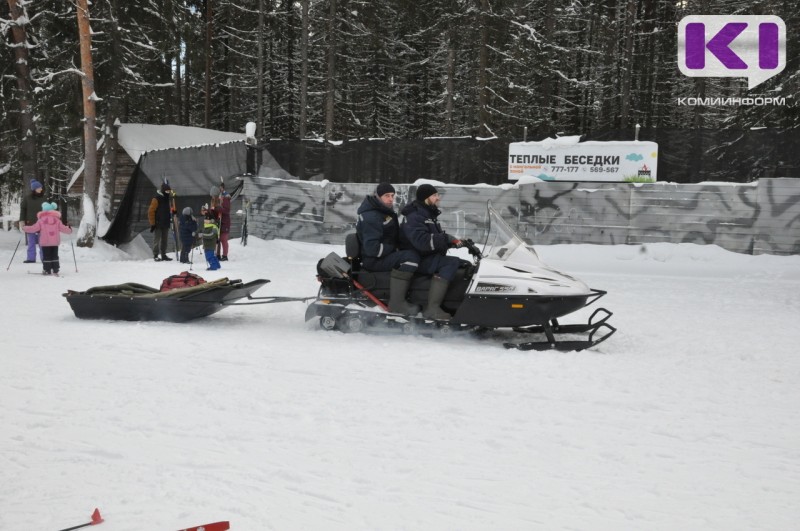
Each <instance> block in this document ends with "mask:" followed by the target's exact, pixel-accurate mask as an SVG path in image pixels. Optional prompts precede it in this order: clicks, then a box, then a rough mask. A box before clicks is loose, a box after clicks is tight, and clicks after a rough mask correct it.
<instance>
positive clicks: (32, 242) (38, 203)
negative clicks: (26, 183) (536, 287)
mask: <svg viewBox="0 0 800 531" xmlns="http://www.w3.org/2000/svg"><path fill="white" fill-rule="evenodd" d="M43 204H44V188H43V187H42V183H40V182H39V181H37V180H36V179H31V193H30V194H27V195H25V197H23V198H22V203H21V204H20V206H19V228H20V229H21V230H23V231H24V232H26V234H25V240H26V243H27V244H28V256H27V257H26V258H25V260H24V263H26V264H33V263H35V262H36V246H37V245H39V235H38V234H36V233H33V232H29V231H26V230H25V226H27V225H33V224H34V223H36V221H37V217H36V216H37V215H38V214H39V212H41V211H42V205H43ZM39 247H40V248H39V257H40V259H42V260H44V258H43V257H42V252H41V245H39Z"/></svg>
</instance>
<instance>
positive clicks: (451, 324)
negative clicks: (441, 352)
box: [306, 204, 616, 351]
mask: <svg viewBox="0 0 800 531" xmlns="http://www.w3.org/2000/svg"><path fill="white" fill-rule="evenodd" d="M488 220H489V226H488V231H487V238H486V241H485V243H484V245H483V251H481V250H480V249H479V248H478V246H476V245H475V244H474V243H473V242H472V241H471V240H468V245H467V248H468V250H469V253H470V255H471V256H472V262H469V261H466V260H462V268H461V269H459V272H458V275H457V276H456V279H455V280H454V281H453V282H451V283H450V285H449V287H448V290H447V294H446V295H445V299H444V301H443V302H442V308H443V309H444V310H445V311H447V312H448V313H451V314H452V315H453V317H452V319H450V320H449V321H432V320H429V319H425V318H423V317H421V315H418V316H409V315H401V314H395V313H389V311H388V306H387V304H388V302H387V301H388V300H389V281H390V273H389V272H372V271H367V270H365V269H363V267H362V266H361V260H360V243H359V241H358V237H357V236H356V234H349V235H348V236H347V238H346V241H345V252H346V254H347V258H346V259H345V258H342V257H340V256H339V255H337V254H336V253H330V254H329V255H328V256H326V257H325V258H323V259H322V260H320V262H319V263H318V265H317V278H318V280H319V281H320V283H321V287H320V290H319V294H318V296H317V299H316V300H315V301H314V302H312V303H311V304H310V305H309V306H308V309H307V310H306V321H309V320H311V319H314V318H315V317H316V318H319V324H320V326H321V327H322V328H323V329H325V330H340V331H342V332H360V331H362V330H364V329H366V328H368V327H372V326H384V327H387V328H399V329H400V330H401V331H402V332H405V333H415V332H418V331H419V332H422V333H424V332H426V331H430V332H436V333H440V334H448V333H452V332H455V331H474V332H486V331H487V330H494V329H510V330H512V331H513V332H516V333H518V334H520V335H522V334H524V335H527V334H543V335H544V336H545V339H544V340H539V341H524V342H521V343H513V342H506V343H504V345H505V346H506V347H507V348H518V349H521V350H549V349H558V350H565V351H571V350H583V349H585V348H589V347H592V346H594V345H597V344H598V343H600V342H602V341H605V340H606V339H608V338H609V337H610V336H611V335H612V334H613V333H614V332H615V331H616V328H614V327H613V326H611V325H610V324H608V322H607V321H608V318H609V317H611V315H612V314H611V312H610V311H608V310H606V309H605V308H597V309H596V310H595V311H594V313H592V314H591V316H590V318H589V321H588V322H587V323H585V324H569V325H562V324H560V323H559V322H558V319H559V318H561V317H563V316H565V315H568V314H570V313H573V312H575V311H577V310H580V309H581V308H584V307H586V306H589V305H590V304H592V303H594V302H595V301H597V300H598V299H599V298H600V297H602V296H603V295H605V294H606V292H605V291H601V290H597V289H591V288H589V287H588V286H587V285H586V284H584V283H583V282H581V281H580V280H578V279H576V278H573V277H571V276H569V275H566V274H564V273H561V272H559V271H556V270H555V269H553V268H551V267H549V266H547V265H546V264H544V263H543V262H542V261H541V260H539V256H538V255H537V254H536V251H535V250H534V249H533V247H531V246H529V245H527V244H526V243H525V241H524V240H523V239H522V238H520V237H519V236H518V235H517V234H516V233H515V232H514V231H513V230H512V229H511V227H509V226H508V224H507V223H506V222H505V221H503V219H502V218H501V217H500V215H499V214H498V213H497V212H496V211H495V210H494V209H493V208H492V206H491V204H489V205H488ZM430 283H431V278H430V277H429V276H425V275H415V277H414V279H413V281H412V284H411V288H410V289H409V293H408V299H409V301H410V302H412V303H413V304H418V305H420V306H424V305H425V304H426V302H427V299H428V289H429V287H430ZM601 329H602V332H601V333H600V334H598V332H599V331H600V330H601ZM603 332H604V333H603ZM562 334H570V335H574V334H579V335H581V336H582V337H580V338H578V339H569V340H561V339H558V340H557V339H556V336H557V335H559V336H560V335H562ZM587 334H588V335H587Z"/></svg>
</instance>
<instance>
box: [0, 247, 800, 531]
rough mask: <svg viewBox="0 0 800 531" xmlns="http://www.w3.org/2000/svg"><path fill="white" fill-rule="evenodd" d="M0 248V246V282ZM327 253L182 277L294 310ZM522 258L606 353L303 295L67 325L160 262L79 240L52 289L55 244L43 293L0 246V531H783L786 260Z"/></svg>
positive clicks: (695, 252)
mask: <svg viewBox="0 0 800 531" xmlns="http://www.w3.org/2000/svg"><path fill="white" fill-rule="evenodd" d="M18 238H19V233H18V232H0V263H2V265H3V268H5V267H6V265H8V263H9V260H10V258H11V254H12V252H13V250H14V246H15V245H16V243H17V241H18ZM330 250H340V248H338V247H336V246H325V245H312V244H304V243H296V242H289V241H281V240H276V241H262V240H258V239H255V238H253V239H251V242H250V245H248V246H247V247H241V246H240V244H239V242H238V241H235V242H232V244H231V252H230V256H231V259H230V261H229V262H227V263H223V267H224V268H223V269H222V270H220V271H217V272H213V273H212V272H206V271H205V270H204V267H202V268H200V269H201V270H200V271H198V273H199V274H201V275H202V276H203V277H205V278H206V279H208V280H210V279H215V278H220V277H222V276H227V277H229V278H242V279H244V280H252V279H255V278H268V279H271V280H272V282H271V283H270V284H268V285H266V286H265V287H264V288H262V289H261V290H260V291H259V292H257V293H256V295H260V296H266V295H288V296H310V295H314V294H315V293H316V289H317V285H316V281H315V279H314V275H315V264H316V262H317V260H318V259H319V258H321V257H322V256H324V255H325V254H326V253H327V252H329V251H330ZM538 250H539V252H540V255H541V257H542V258H543V260H544V261H545V262H547V263H549V264H550V265H552V266H555V267H557V268H559V269H562V270H564V271H566V272H570V273H573V274H574V275H576V276H578V277H579V278H582V279H583V280H585V281H587V283H588V284H589V285H591V286H592V287H596V288H600V289H605V290H608V292H609V294H608V296H607V297H606V298H604V299H603V300H602V305H603V306H605V307H607V308H609V309H610V310H612V311H613V312H614V316H613V317H612V319H611V322H612V323H613V324H614V325H615V326H617V327H618V328H619V331H618V332H617V334H616V335H615V336H614V337H612V338H611V339H609V340H608V341H607V342H605V343H603V344H601V345H599V346H598V347H596V348H595V349H594V350H591V351H583V352H573V353H560V352H554V351H548V352H520V351H509V350H505V349H503V348H502V346H500V345H499V344H498V343H493V342H491V341H479V340H475V339H470V338H465V337H456V338H452V339H450V340H445V339H441V338H439V339H434V338H429V337H406V336H386V335H364V334H362V335H344V334H341V333H338V332H324V331H322V330H319V329H317V328H316V325H315V323H305V322H304V319H303V316H304V311H305V305H304V304H303V303H284V304H274V305H263V306H240V307H231V308H228V309H225V310H224V311H222V312H220V313H218V314H216V315H213V316H211V317H208V318H205V319H202V320H199V321H195V322H193V323H189V324H170V323H136V322H112V321H83V320H78V319H76V318H75V317H74V315H73V313H72V311H71V309H70V307H69V305H68V304H67V302H66V300H65V299H64V298H63V297H62V293H64V292H65V291H66V290H67V289H73V290H85V289H87V288H89V287H91V286H96V285H103V284H114V283H119V282H123V281H135V282H140V283H143V284H149V285H153V286H158V285H159V284H160V282H161V280H162V279H163V278H164V277H166V276H168V275H170V274H174V273H177V272H180V271H182V270H184V269H185V268H183V267H181V265H180V264H177V263H176V262H169V263H155V262H153V261H152V260H147V257H148V256H149V252H148V251H147V250H146V249H144V250H143V252H141V254H138V253H135V252H133V251H132V254H125V253H122V252H121V251H119V250H117V249H113V248H110V247H108V246H105V245H102V244H101V245H98V246H97V247H96V248H94V249H78V248H75V254H76V257H77V267H78V270H79V272H76V271H75V266H74V264H73V255H72V250H71V248H70V245H69V240H66V242H65V243H64V244H62V246H61V259H62V272H63V273H64V274H65V275H64V276H63V277H60V278H50V277H42V276H38V275H29V274H28V273H27V272H28V271H32V272H34V271H39V268H40V265H39V264H30V265H29V264H23V263H22V260H23V257H22V255H21V253H18V254H17V256H16V258H15V259H14V262H13V264H12V265H11V269H10V270H8V271H6V270H3V271H2V272H0V286H2V293H3V296H4V297H5V301H6V302H5V303H4V304H2V305H1V306H0V322H2V327H3V339H2V354H0V360H2V361H1V362H0V434H1V435H0V471H2V474H1V475H0V477H2V481H0V529H9V530H11V529H15V530H27V529H31V530H33V529H54V530H55V529H62V528H65V527H69V526H72V525H77V524H80V523H84V522H88V521H89V516H90V514H91V512H92V511H93V510H94V508H95V507H99V508H100V510H101V512H102V514H103V516H104V517H105V519H106V521H105V523H103V524H102V527H101V528H100V529H103V530H105V531H141V530H143V529H147V530H166V531H169V530H176V529H180V528H183V527H187V526H189V525H197V524H201V523H204V522H212V521H216V520H230V521H231V529H232V530H265V529H276V530H291V529H298V530H299V529H302V530H308V529H324V530H348V531H349V530H356V529H364V530H380V529H387V530H388V529H391V530H396V529H409V530H420V529H431V530H442V529H466V530H470V529H491V530H496V529H504V530H505V529H542V530H553V529H591V530H600V529H603V530H605V529H608V530H622V529H636V530H640V529H641V530H645V529H646V530H675V529H681V530H687V529H698V530H699V529H702V530H708V529H715V530H726V531H728V530H737V529H740V530H753V529H770V530H788V529H797V528H798V522H800V503H798V500H800V408H799V407H798V404H800V354H798V351H799V350H800V349H799V348H798V344H800V341H799V340H800V331H799V330H800V326H799V325H798V323H800V295H798V294H800V256H792V257H777V256H746V255H739V254H733V253H730V252H727V251H724V250H721V249H720V248H718V247H715V246H705V247H704V246H696V245H689V244H684V245H671V244H663V245H647V246H646V247H643V246H590V245H571V246H566V245H564V246H552V247H540V248H539V249H538ZM134 255H136V256H134ZM196 258H199V257H198V256H196ZM198 261H200V260H198ZM587 314H588V312H585V313H581V314H576V316H575V319H574V320H575V321H577V320H580V319H583V318H585V317H586V315H587ZM570 320H571V319H565V320H564V321H565V322H567V321H570Z"/></svg>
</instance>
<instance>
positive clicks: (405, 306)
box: [356, 183, 420, 315]
mask: <svg viewBox="0 0 800 531" xmlns="http://www.w3.org/2000/svg"><path fill="white" fill-rule="evenodd" d="M394 194H395V190H394V187H393V186H392V185H391V184H389V183H381V184H379V185H378V187H377V189H376V190H375V193H374V194H372V195H368V196H366V197H365V198H364V201H363V202H362V203H361V206H360V207H358V221H357V223H356V233H357V234H358V238H359V240H360V241H361V263H362V265H363V266H364V268H365V269H367V270H369V271H391V272H392V273H391V278H390V284H389V311H390V312H393V313H402V314H404V315H415V314H416V313H417V312H419V310H420V308H419V306H417V305H415V304H410V303H409V302H407V301H406V295H407V293H408V288H409V286H410V285H411V279H412V277H413V276H414V271H416V270H417V267H418V265H419V255H418V254H417V252H416V251H414V250H411V249H406V250H400V249H399V248H398V245H397V244H398V238H399V235H400V234H399V233H400V225H399V223H398V220H397V213H396V212H395V211H394Z"/></svg>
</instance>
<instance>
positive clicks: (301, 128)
mask: <svg viewBox="0 0 800 531" xmlns="http://www.w3.org/2000/svg"><path fill="white" fill-rule="evenodd" d="M308 2H309V0H301V5H302V17H303V21H302V30H301V37H300V63H301V67H300V68H301V73H300V123H299V125H298V129H297V136H298V137H300V140H302V139H304V138H305V137H306V122H307V121H308V112H307V111H306V106H307V105H308V24H309V21H308Z"/></svg>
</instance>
